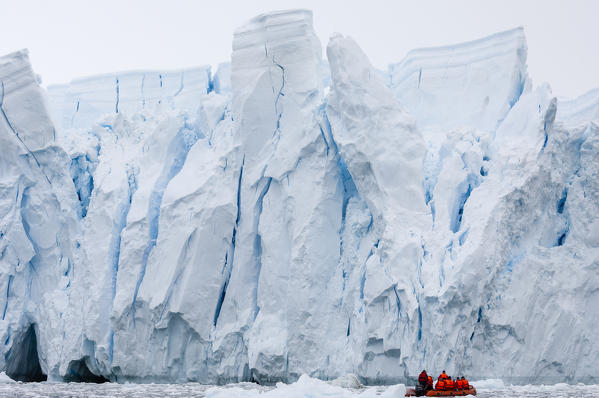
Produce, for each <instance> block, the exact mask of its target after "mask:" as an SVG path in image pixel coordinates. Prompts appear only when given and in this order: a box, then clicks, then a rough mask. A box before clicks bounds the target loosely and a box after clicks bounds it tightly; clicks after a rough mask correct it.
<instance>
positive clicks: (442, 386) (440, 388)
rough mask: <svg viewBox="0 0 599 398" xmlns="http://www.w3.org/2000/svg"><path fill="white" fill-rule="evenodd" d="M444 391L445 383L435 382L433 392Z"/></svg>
mask: <svg viewBox="0 0 599 398" xmlns="http://www.w3.org/2000/svg"><path fill="white" fill-rule="evenodd" d="M444 389H445V381H444V380H443V379H439V380H437V384H436V385H435V390H444Z"/></svg>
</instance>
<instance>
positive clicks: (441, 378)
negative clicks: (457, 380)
mask: <svg viewBox="0 0 599 398" xmlns="http://www.w3.org/2000/svg"><path fill="white" fill-rule="evenodd" d="M445 379H447V373H445V370H443V373H441V374H440V375H439V377H438V378H437V380H445Z"/></svg>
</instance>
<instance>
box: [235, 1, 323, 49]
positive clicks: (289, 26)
mask: <svg viewBox="0 0 599 398" xmlns="http://www.w3.org/2000/svg"><path fill="white" fill-rule="evenodd" d="M308 34H313V29H312V11H310V10H305V9H297V10H283V11H273V12H269V13H265V14H261V15H258V16H256V17H254V18H252V19H250V20H249V21H248V22H247V23H246V24H245V25H243V26H241V27H240V28H238V29H237V30H235V33H234V39H233V51H236V50H241V49H244V48H246V47H253V46H255V45H262V44H263V43H264V42H265V40H269V41H270V40H276V41H278V42H285V41H287V40H289V39H291V38H293V37H302V36H306V35H308Z"/></svg>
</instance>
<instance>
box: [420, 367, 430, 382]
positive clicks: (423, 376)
mask: <svg viewBox="0 0 599 398" xmlns="http://www.w3.org/2000/svg"><path fill="white" fill-rule="evenodd" d="M418 382H419V383H427V382H428V375H427V374H426V372H425V371H424V370H423V371H422V372H420V376H418Z"/></svg>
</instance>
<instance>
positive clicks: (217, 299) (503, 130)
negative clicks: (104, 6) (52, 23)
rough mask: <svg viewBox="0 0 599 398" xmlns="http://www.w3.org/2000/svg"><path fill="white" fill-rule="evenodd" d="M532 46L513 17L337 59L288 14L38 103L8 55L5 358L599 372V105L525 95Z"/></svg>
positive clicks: (261, 374)
mask: <svg viewBox="0 0 599 398" xmlns="http://www.w3.org/2000/svg"><path fill="white" fill-rule="evenodd" d="M526 52H527V48H526V41H525V37H524V32H523V30H522V29H514V30H511V31H507V32H503V33H498V34H496V35H493V36H491V37H488V38H483V39H479V40H476V41H473V42H469V43H464V44H459V45H455V46H448V47H440V48H432V49H423V50H415V51H413V52H411V53H409V54H408V55H407V56H406V58H405V59H404V60H403V61H402V62H400V63H398V64H393V65H392V66H390V68H389V70H388V71H386V72H381V71H378V70H376V69H374V68H373V67H372V66H371V64H370V62H369V61H368V58H367V56H366V55H365V54H364V53H363V52H362V50H361V49H360V48H359V46H358V44H356V42H355V41H354V40H352V39H351V38H349V37H344V36H342V35H335V36H333V37H332V38H331V39H330V41H329V42H328V45H327V48H326V54H327V61H326V62H325V61H324V60H323V59H322V57H321V54H322V49H321V46H320V42H319V40H318V39H317V37H316V35H315V33H314V30H313V28H312V15H311V13H310V12H309V11H302V10H296V11H286V12H274V13H269V14H264V15H261V16H258V17H256V18H254V19H252V20H251V21H250V22H248V23H247V24H246V25H244V26H243V27H241V28H239V29H238V30H237V31H236V32H235V34H234V38H233V53H232V57H231V63H230V64H223V65H221V66H220V67H219V68H218V69H217V72H216V73H215V74H214V76H212V74H211V71H210V68H208V67H198V68H190V69H185V70H180V71H137V72H126V73H116V74H108V75H103V76H97V77H90V78H85V79H79V80H76V81H73V82H72V83H70V84H67V85H62V86H52V87H49V89H48V91H47V92H45V90H43V89H41V88H40V87H39V83H38V80H37V77H36V76H35V74H34V73H33V71H32V69H31V65H30V63H29V59H28V56H27V52H26V51H21V52H17V53H13V54H9V55H7V56H4V57H2V58H0V81H1V82H2V91H1V93H2V96H1V97H0V98H1V101H0V109H1V112H0V113H1V115H0V116H1V117H0V119H1V120H0V141H1V147H2V149H3V150H2V155H1V156H0V162H1V164H0V166H1V167H0V204H1V205H0V292H4V293H2V294H0V295H1V296H2V297H4V299H1V300H2V301H3V302H0V306H2V319H1V320H0V339H1V341H3V342H4V344H1V345H0V354H2V355H0V369H4V370H6V371H7V373H8V374H9V375H12V376H13V377H17V378H21V379H23V380H31V379H32V378H33V377H41V376H40V375H48V377H49V379H50V380H63V379H64V377H65V376H68V377H72V378H74V380H87V379H89V377H91V376H90V375H92V376H93V375H96V376H97V377H102V378H106V379H108V380H111V381H127V380H130V381H159V382H184V381H199V382H202V383H226V382H237V381H249V380H254V381H258V382H260V383H273V382H277V381H294V380H296V379H297V378H298V377H299V376H300V375H301V374H304V373H306V374H309V375H311V376H312V377H318V378H322V379H332V378H335V377H338V376H341V375H344V374H347V373H353V374H356V375H357V376H358V377H359V378H360V380H361V381H362V382H364V383H397V382H406V380H407V377H408V376H410V375H414V374H415V373H417V372H418V371H419V370H420V369H422V368H427V369H441V368H445V369H447V371H448V372H449V373H450V374H454V375H455V374H458V373H460V374H468V375H472V376H474V377H481V378H484V377H497V378H509V377H520V378H521V380H522V382H524V383H526V382H541V381H542V380H541V379H540V377H541V376H547V377H552V378H553V380H565V381H570V382H572V381H589V380H591V381H592V380H593V377H594V374H593V373H592V372H593V369H595V368H596V367H597V358H599V352H598V351H599V345H598V343H597V340H596V339H595V338H593V337H594V335H595V331H596V330H597V329H598V326H599V325H598V322H599V317H598V316H597V315H598V308H599V290H598V289H597V286H599V280H598V276H597V275H598V272H597V270H598V268H599V260H598V258H599V257H598V254H599V249H598V247H599V216H598V214H599V211H598V210H599V200H598V198H599V178H598V177H599V155H598V153H599V134H598V131H599V128H598V125H597V123H598V117H597V115H598V114H599V113H598V112H599V111H598V110H599V102H597V101H596V99H597V95H596V93H595V92H594V91H591V92H589V94H587V95H585V96H582V97H580V98H578V99H575V100H572V101H557V100H556V99H555V98H554V97H553V96H552V94H551V90H550V88H549V86H548V85H539V86H534V85H533V84H532V82H531V79H530V78H529V76H528V74H527V70H526ZM27 364H30V365H27ZM40 372H41V373H40Z"/></svg>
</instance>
